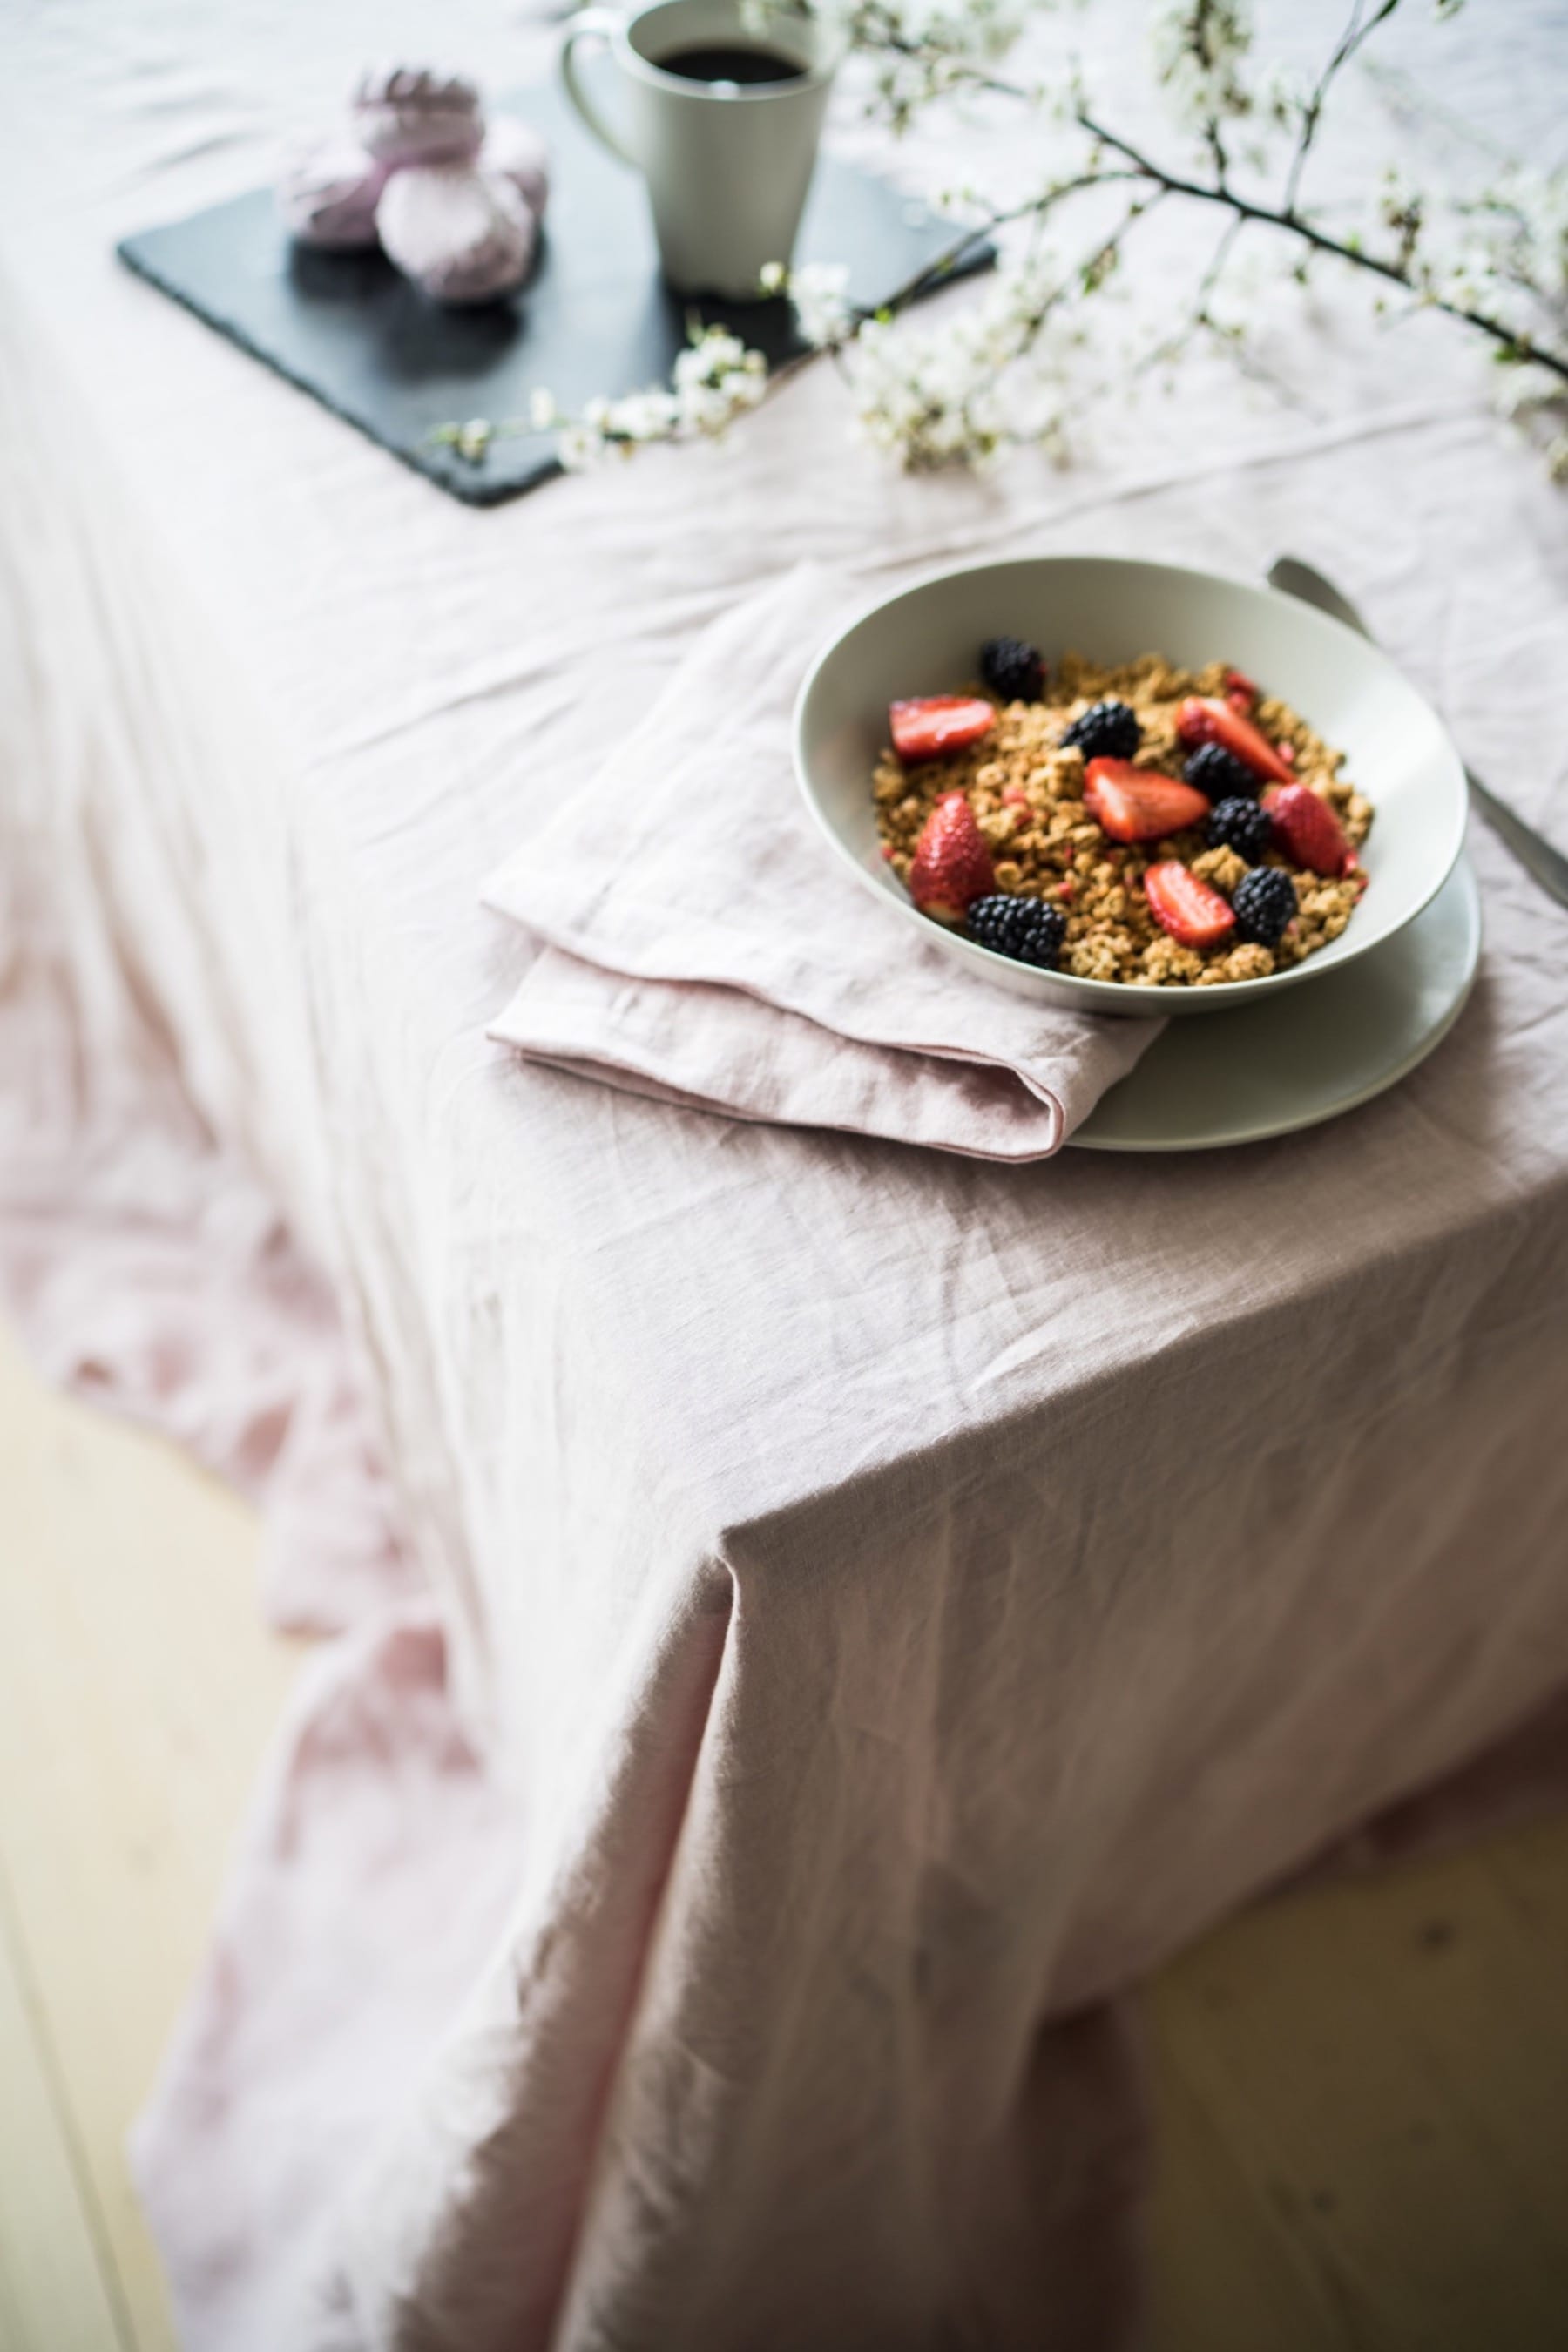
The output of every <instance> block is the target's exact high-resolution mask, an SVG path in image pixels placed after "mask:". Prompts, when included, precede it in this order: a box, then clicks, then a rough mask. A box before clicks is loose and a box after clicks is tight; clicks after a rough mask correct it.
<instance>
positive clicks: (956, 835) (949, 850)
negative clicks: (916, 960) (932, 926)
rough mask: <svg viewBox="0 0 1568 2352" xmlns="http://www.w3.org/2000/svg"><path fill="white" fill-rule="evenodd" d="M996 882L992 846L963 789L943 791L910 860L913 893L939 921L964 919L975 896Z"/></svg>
mask: <svg viewBox="0 0 1568 2352" xmlns="http://www.w3.org/2000/svg"><path fill="white" fill-rule="evenodd" d="M995 887H996V874H995V869H994V867H993V866H992V863H991V852H990V851H989V850H988V849H987V848H986V846H985V843H984V838H983V836H982V835H981V831H980V827H979V826H978V825H977V824H975V822H974V812H973V809H972V808H971V807H970V805H969V803H968V802H967V801H966V800H965V799H964V797H963V793H943V794H942V798H941V800H939V801H938V803H937V804H936V806H935V808H933V809H932V811H931V814H930V816H928V817H927V819H926V821H925V824H923V825H922V826H921V837H920V839H919V840H918V841H917V842H916V844H915V854H914V856H913V857H912V858H911V859H910V898H912V899H913V900H914V902H915V904H916V906H917V907H918V908H920V910H921V914H922V915H932V916H934V917H935V919H936V920H937V921H938V922H939V923H962V922H963V916H964V910H965V908H967V907H968V905H969V902H970V900H971V899H972V898H984V896H985V893H986V892H987V891H988V890H994V888H995Z"/></svg>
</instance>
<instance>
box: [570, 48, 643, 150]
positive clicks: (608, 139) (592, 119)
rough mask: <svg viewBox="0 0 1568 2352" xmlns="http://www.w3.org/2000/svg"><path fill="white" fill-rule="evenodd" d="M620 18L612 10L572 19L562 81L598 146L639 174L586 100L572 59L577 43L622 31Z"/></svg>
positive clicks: (620, 140)
mask: <svg viewBox="0 0 1568 2352" xmlns="http://www.w3.org/2000/svg"><path fill="white" fill-rule="evenodd" d="M621 26H622V19H621V17H620V16H618V15H617V14H616V11H615V10H614V9H611V8H584V9H583V10H582V12H581V13H580V14H579V15H578V16H574V18H573V20H572V22H571V24H570V25H569V26H567V28H566V37H565V39H564V40H563V42H562V44H561V80H562V84H563V88H564V89H565V91H566V95H567V97H568V98H569V99H570V100H571V101H572V103H573V105H574V107H575V108H576V110H577V111H578V113H579V114H580V115H581V116H582V118H583V120H584V122H585V123H586V124H587V126H588V128H589V130H590V131H592V132H593V134H594V136H595V139H596V140H598V142H599V143H600V145H601V146H604V147H607V148H608V149H609V151H610V152H611V154H612V155H618V156H619V157H620V159H621V161H622V163H629V164H630V165H631V166H632V168H633V170H634V171H640V170H641V168H642V167H641V165H640V164H639V163H638V162H637V157H636V156H635V155H634V154H633V153H632V151H631V149H630V148H629V147H628V146H627V145H626V141H625V140H624V139H623V138H622V137H621V135H620V133H619V132H618V131H613V130H612V129H611V128H610V125H609V124H608V123H607V122H606V121H605V118H604V116H603V115H602V114H601V113H600V111H599V110H598V108H597V107H596V106H595V103H594V101H593V100H592V99H591V98H590V97H589V95H588V93H587V90H586V89H585V88H584V83H583V77H582V73H581V70H580V68H579V67H578V64H577V60H576V58H575V57H574V55H573V51H574V49H575V48H576V46H577V44H578V42H579V41H608V40H612V39H613V38H614V37H615V36H616V34H617V33H618V32H619V31H620V30H621Z"/></svg>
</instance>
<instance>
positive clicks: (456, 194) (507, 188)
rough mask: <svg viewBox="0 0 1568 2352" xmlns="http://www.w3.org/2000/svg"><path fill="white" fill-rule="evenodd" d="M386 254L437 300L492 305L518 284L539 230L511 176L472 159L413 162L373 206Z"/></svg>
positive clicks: (525, 272)
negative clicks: (484, 167) (486, 168)
mask: <svg viewBox="0 0 1568 2352" xmlns="http://www.w3.org/2000/svg"><path fill="white" fill-rule="evenodd" d="M375 218H376V227H377V230H378V231H379V233H380V236H381V242H382V245H383V247H384V249H385V251H386V253H387V255H388V257H389V258H390V259H391V260H393V261H395V263H396V265H397V267H398V268H399V269H401V270H402V271H403V272H404V274H405V276H406V277H409V278H413V279H414V280H415V282H416V284H417V285H419V286H422V287H423V288H424V289H425V291H426V293H427V294H429V295H432V296H433V297H434V298H435V299H436V300H437V301H438V302H455V303H467V302H489V301H493V300H494V299H496V298H497V296H499V295H501V294H510V293H511V292H512V290H513V289H515V288H516V287H519V286H521V284H522V281H523V279H524V278H526V277H527V275H528V273H529V270H530V269H531V267H532V264H533V256H534V250H535V247H536V246H537V244H538V238H539V229H538V224H537V222H536V221H535V219H534V216H533V214H532V213H531V211H530V209H529V207H528V205H526V204H524V202H523V200H522V198H521V195H520V194H518V191H517V189H516V188H515V187H514V186H513V184H512V183H511V182H510V180H507V179H502V178H501V177H500V174H499V173H492V172H483V171H480V170H479V169H477V168H476V166H475V165H473V164H472V163H411V164H409V165H408V166H407V168H406V169H405V170H403V171H399V172H395V173H393V175H392V177H391V179H390V180H389V181H388V182H387V184H386V186H385V188H384V191H383V194H382V198H381V202H380V204H379V205H378V206H377V207H376V215H375Z"/></svg>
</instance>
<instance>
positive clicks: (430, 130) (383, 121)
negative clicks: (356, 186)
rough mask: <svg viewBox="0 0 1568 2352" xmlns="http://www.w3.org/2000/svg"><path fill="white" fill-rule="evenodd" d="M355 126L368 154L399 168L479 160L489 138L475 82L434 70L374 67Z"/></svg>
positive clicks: (361, 85) (361, 91)
mask: <svg viewBox="0 0 1568 2352" xmlns="http://www.w3.org/2000/svg"><path fill="white" fill-rule="evenodd" d="M353 130H354V136H355V137H356V138H357V139H358V140H359V142H360V143H361V145H362V146H363V148H364V149H365V150H366V152H368V153H370V154H372V155H374V157H375V158H376V161H377V162H378V163H388V164H391V165H393V166H394V167H395V168H396V167H400V166H401V165H403V164H405V163H435V162H437V160H443V159H449V158H454V157H458V156H462V157H471V156H474V155H477V154H478V153H479V147H480V143H481V142H482V141H483V139H484V135H485V119H484V116H483V114H482V113H481V111H480V109H479V91H478V90H477V89H475V87H474V85H473V83H472V82H471V81H468V79H466V78H465V77H464V76H463V75H462V74H443V73H437V71H435V70H434V68H431V67H428V66H373V67H372V68H370V69H369V70H368V71H367V72H365V73H363V74H362V75H361V76H360V79H359V82H358V85H357V87H356V88H355V90H354V94H353Z"/></svg>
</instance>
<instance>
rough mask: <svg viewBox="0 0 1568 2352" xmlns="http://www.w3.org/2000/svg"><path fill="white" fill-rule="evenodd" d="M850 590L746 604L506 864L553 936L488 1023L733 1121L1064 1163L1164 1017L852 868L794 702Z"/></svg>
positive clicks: (823, 583)
mask: <svg viewBox="0 0 1568 2352" xmlns="http://www.w3.org/2000/svg"><path fill="white" fill-rule="evenodd" d="M852 603H853V600H852V599H850V598H849V597H848V595H847V593H846V591H845V589H844V586H843V583H841V582H839V581H837V580H835V579H834V578H833V577H832V576H831V575H828V574H826V573H825V572H822V571H821V570H819V569H818V568H817V567H816V566H814V565H805V566H802V567H800V568H799V569H797V570H796V571H794V572H790V573H788V574H786V575H785V577H784V579H783V580H782V581H780V582H779V583H777V584H776V585H775V586H773V587H772V588H770V589H768V590H766V591H765V592H764V593H763V594H761V595H759V596H757V597H755V598H753V599H752V600H751V601H750V602H748V603H747V604H742V605H740V606H738V607H737V608H736V609H735V610H734V611H733V612H731V613H730V614H726V616H725V617H724V619H723V620H721V621H720V622H717V623H716V624H715V625H713V627H712V628H711V629H710V630H709V631H708V632H707V634H706V635H704V636H703V637H702V639H701V641H700V643H699V645H698V646H696V647H695V648H694V650H693V651H692V653H691V655H690V656H689V658H688V660H687V661H686V662H685V663H684V664H683V665H682V667H681V668H680V670H679V672H678V673H677V675H676V677H674V678H673V679H672V681H671V682H670V684H669V686H668V688H666V690H665V691H664V693H663V694H662V695H661V696H660V697H659V698H658V701H657V702H656V703H655V704H654V705H653V707H652V709H650V710H649V712H648V714H647V718H646V719H643V721H642V722H641V724H640V725H639V726H638V727H637V729H636V730H634V731H633V733H632V734H631V735H630V736H629V737H628V738H627V739H626V741H625V742H624V743H623V744H622V745H621V747H620V749H619V750H618V751H616V752H615V753H614V754H613V755H612V757H611V758H609V759H608V760H606V761H605V764H604V766H603V767H602V768H601V769H600V770H599V771H598V772H597V774H596V775H595V777H594V778H593V780H592V782H590V783H589V784H588V786H587V788H586V790H585V791H584V793H580V794H578V795H577V796H575V797H574V798H573V799H572V800H571V801H570V802H568V803H564V804H563V807H562V809H561V811H560V812H559V814H557V815H556V816H554V817H552V819H551V821H550V822H549V824H546V826H545V827H544V829H543V831H542V832H541V833H538V834H535V835H533V836H532V838H531V840H529V841H528V842H527V843H526V844H525V845H524V846H523V847H522V848H521V849H520V850H519V851H518V852H517V854H516V855H515V856H513V857H511V858H510V860H509V861H508V862H507V864H506V865H504V866H502V867H501V868H500V871H499V872H498V873H497V874H495V875H493V876H492V877H491V878H490V880H489V882H488V883H487V885H486V886H485V889H484V892H483V897H484V899H485V903H486V904H487V905H488V906H489V907H492V908H494V909H495V910H496V912H497V913H499V914H502V915H508V916H510V917H511V919H513V920H514V921H516V922H519V923H521V924H523V925H524V926H525V927H526V928H527V929H529V930H530V931H532V932H534V933H535V934H537V936H538V937H539V938H540V939H541V940H543V941H544V942H545V946H544V950H543V952H542V954H541V955H540V956H539V957H538V959H537V960H536V961H535V962H534V963H533V965H532V966H531V969H530V971H529V972H528V975H527V977H526V978H525V980H524V981H523V982H522V985H521V987H520V988H519V990H518V992H517V993H516V995H515V996H514V997H513V998H512V1000H511V1002H510V1004H509V1005H508V1006H507V1008H506V1010H505V1012H504V1013H501V1015H500V1018H499V1020H498V1021H497V1022H496V1023H495V1024H494V1025H493V1026H492V1028H491V1030H490V1034H491V1035H492V1036H493V1037H497V1038H500V1039H501V1040H503V1041H504V1042H505V1043H507V1044H509V1045H515V1046H516V1047H517V1048H518V1049H519V1051H520V1052H521V1053H523V1054H525V1055H529V1056H530V1057H531V1059H533V1060H535V1061H541V1062H547V1063H550V1064H552V1065H553V1066H556V1067H557V1068H561V1069H565V1070H571V1071H574V1072H576V1073H578V1074H580V1075H582V1076H588V1077H595V1078H598V1079H601V1080H603V1081H604V1082H605V1084H606V1085H609V1086H615V1087H623V1088H626V1089H627V1090H628V1091H631V1092H634V1093H638V1094H646V1095H652V1096H655V1097H658V1098H660V1099H662V1100H666V1101H670V1102H679V1103H683V1104H687V1105H689V1106H694V1107H697V1108H701V1109H704V1110H710V1111H717V1112H721V1113H723V1114H725V1115H727V1116H729V1117H731V1118H750V1119H764V1120H773V1121H776V1122H778V1123H781V1124H784V1125H789V1126H797V1127H828V1128H846V1129H851V1130H853V1131H854V1132H856V1133H859V1134H864V1135H877V1136H884V1137H888V1138H889V1139H892V1140H894V1141H897V1142H901V1143H915V1144H927V1145H930V1146H932V1147H933V1148H935V1149H937V1150H945V1151H958V1152H963V1153H967V1154H969V1155H970V1156H971V1157H973V1158H977V1159H983V1160H1043V1159H1047V1158H1048V1157H1049V1155H1050V1154H1051V1153H1052V1152H1054V1151H1057V1150H1059V1149H1060V1147H1061V1145H1062V1143H1063V1142H1064V1141H1065V1140H1066V1139H1067V1137H1068V1135H1070V1134H1071V1132H1072V1130H1073V1129H1074V1128H1075V1127H1076V1126H1077V1125H1078V1124H1079V1121H1080V1120H1081V1119H1083V1118H1087V1116H1088V1115H1089V1111H1090V1110H1091V1109H1092V1108H1094V1105H1095V1104H1096V1103H1097V1102H1098V1101H1099V1099H1100V1096H1101V1095H1102V1094H1103V1093H1104V1092H1105V1090H1106V1088H1107V1087H1110V1086H1113V1085H1114V1084H1115V1082H1116V1080H1117V1079H1118V1078H1120V1077H1122V1076H1125V1074H1126V1072H1127V1071H1129V1070H1130V1069H1131V1067H1132V1065H1133V1064H1134V1062H1136V1060H1137V1059H1138V1056H1139V1055H1140V1054H1142V1051H1143V1049H1144V1047H1145V1046H1146V1045H1149V1044H1150V1043H1151V1041H1152V1039H1153V1038H1154V1037H1155V1036H1156V1035H1158V1034H1159V1031H1160V1027H1161V1025H1162V1024H1160V1023H1159V1022H1158V1021H1155V1020H1142V1019H1138V1020H1131V1019H1127V1020H1122V1019H1113V1020H1107V1019H1097V1018H1096V1017H1094V1016H1093V1015H1092V1014H1083V1013H1067V1012H1058V1011H1057V1010H1056V1009H1055V1008H1054V1007H1051V1006H1049V1005H1044V1004H1037V1003H1032V1002H1031V1001H1030V1000H1029V999H1028V998H1026V997H1022V996H1015V995H1012V994H1011V993H1009V992H1008V991H1007V990H1005V989H1003V988H999V987H997V986H996V985H995V984H994V982H991V981H989V980H987V979H986V978H984V976H982V975H979V974H975V973H972V972H970V971H966V970H965V969H964V967H963V964H962V963H961V962H960V961H959V960H958V959H956V958H954V957H952V956H950V955H948V954H947V953H945V952H944V951H943V950H942V948H941V946H940V944H939V943H938V942H936V941H935V940H932V941H931V943H930V944H927V943H926V942H925V941H924V940H921V937H920V934H919V932H918V931H916V930H915V929H912V928H911V927H910V925H908V924H906V923H903V922H901V921H900V920H899V919H898V918H897V916H896V915H895V913H894V911H893V909H892V908H886V909H883V908H879V907H878V905H877V902H876V900H875V899H874V898H872V897H871V896H870V894H869V893H868V892H867V891H864V890H861V889H859V888H858V887H857V886H856V884H855V881H854V879H853V877H851V876H849V875H848V874H847V873H844V872H842V871H841V870H840V868H839V867H838V866H837V862H836V861H835V859H834V858H833V856H832V855H831V853H830V852H829V850H828V848H827V846H826V844H825V843H824V842H823V841H822V840H821V839H820V838H819V837H818V835H817V834H816V830H815V828H814V827H813V825H812V824H811V821H810V818H809V816H808V814H807V813H806V811H805V806H804V804H803V803H802V802H801V799H800V795H799V792H798V789H797V787H796V784H795V775H794V771H793V767H792V762H791V754H790V714H791V710H792V708H793V705H794V701H795V692H796V689H797V688H798V687H799V685H800V681H801V679H802V677H804V675H805V670H806V668H807V667H808V665H809V663H810V662H811V660H812V658H813V656H815V655H816V652H817V651H818V649H819V648H820V646H822V645H823V643H824V642H825V641H826V636H827V635H828V634H829V632H830V630H831V629H832V628H833V626H834V625H835V622H836V620H837V619H840V618H845V617H847V615H848V612H849V610H850V609H851V608H852ZM867 785H868V790H869V778H868V780H867ZM584 843H591V844H592V845H593V855H592V856H584Z"/></svg>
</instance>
